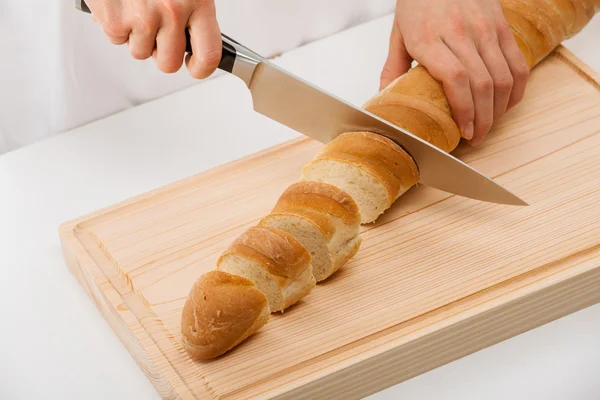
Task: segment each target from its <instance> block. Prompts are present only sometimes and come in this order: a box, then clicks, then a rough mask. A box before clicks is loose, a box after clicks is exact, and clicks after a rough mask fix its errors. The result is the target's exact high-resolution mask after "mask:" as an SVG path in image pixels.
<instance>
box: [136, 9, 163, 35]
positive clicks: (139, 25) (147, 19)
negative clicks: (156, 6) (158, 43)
mask: <svg viewBox="0 0 600 400" xmlns="http://www.w3.org/2000/svg"><path fill="white" fill-rule="evenodd" d="M132 25H133V26H134V27H135V30H136V31H137V32H139V33H142V34H144V35H150V34H152V33H153V32H156V30H157V29H158V21H157V19H156V18H155V17H154V15H152V14H146V13H138V14H137V15H136V16H135V18H134V19H133V23H132Z"/></svg>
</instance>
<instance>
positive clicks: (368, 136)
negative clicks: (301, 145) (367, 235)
mask: <svg viewBox="0 0 600 400" xmlns="http://www.w3.org/2000/svg"><path fill="white" fill-rule="evenodd" d="M418 179H419V171H418V169H417V166H416V164H415V162H414V161H413V159H412V158H411V157H410V156H409V155H408V153H406V151H404V149H402V148H401V147H400V146H398V145H397V144H396V143H395V142H393V141H392V140H390V139H388V138H386V137H383V136H381V135H378V134H375V133H371V132H349V133H344V134H342V135H340V136H338V137H336V138H335V139H334V140H332V141H331V142H329V143H328V144H327V145H326V146H325V147H324V148H323V150H322V151H321V152H320V153H319V155H317V157H316V158H315V159H314V160H313V161H312V162H311V163H309V164H307V165H305V166H304V167H303V168H302V180H303V181H316V182H325V183H329V184H331V185H334V186H337V187H338V188H340V189H342V190H343V191H344V192H346V193H348V194H349V195H350V196H351V197H352V198H353V199H354V201H355V202H356V204H357V205H358V209H359V212H360V215H361V223H363V224H366V223H370V222H373V221H375V220H376V219H377V218H378V217H379V216H380V215H381V214H382V213H383V212H384V211H385V210H387V209H388V208H389V207H390V206H391V205H392V203H393V202H394V201H395V200H396V199H397V198H398V197H399V196H400V195H402V194H403V193H404V192H406V191H407V190H408V189H409V188H410V187H411V186H413V185H415V184H416V183H417V181H418Z"/></svg>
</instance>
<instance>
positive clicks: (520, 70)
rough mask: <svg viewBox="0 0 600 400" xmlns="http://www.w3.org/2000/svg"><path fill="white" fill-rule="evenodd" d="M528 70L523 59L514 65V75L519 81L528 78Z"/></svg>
mask: <svg viewBox="0 0 600 400" xmlns="http://www.w3.org/2000/svg"><path fill="white" fill-rule="evenodd" d="M529 72H530V71H529V66H528V65H527V63H526V62H525V61H524V60H523V61H521V62H519V63H517V65H515V66H514V75H515V78H516V79H518V80H519V81H526V80H527V79H528V78H529Z"/></svg>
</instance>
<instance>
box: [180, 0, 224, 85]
mask: <svg viewBox="0 0 600 400" xmlns="http://www.w3.org/2000/svg"><path fill="white" fill-rule="evenodd" d="M204 3H205V5H204V6H203V7H200V8H198V9H197V10H196V11H194V12H193V13H192V15H191V16H190V19H189V21H188V26H189V31H190V42H191V45H192V53H193V54H192V55H191V56H190V55H189V54H188V55H187V56H186V66H187V69H188V71H189V73H190V75H191V76H192V77H193V78H196V79H204V78H208V76H209V75H211V74H212V73H213V72H214V71H215V70H216V69H217V67H218V66H219V62H220V61H221V49H222V41H221V29H220V28H219V23H218V22H217V14H216V9H215V3H214V1H212V0H211V1H205V2H204Z"/></svg>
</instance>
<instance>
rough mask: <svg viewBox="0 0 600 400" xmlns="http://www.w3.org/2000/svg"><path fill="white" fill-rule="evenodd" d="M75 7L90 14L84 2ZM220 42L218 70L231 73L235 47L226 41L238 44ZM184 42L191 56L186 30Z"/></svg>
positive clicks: (83, 0) (227, 38)
mask: <svg viewBox="0 0 600 400" xmlns="http://www.w3.org/2000/svg"><path fill="white" fill-rule="evenodd" d="M75 6H76V7H77V8H78V9H79V10H81V11H83V12H85V13H88V14H91V13H92V11H91V10H90V8H89V7H88V5H87V4H86V3H85V0H76V1H75ZM223 39H226V40H223ZM221 40H222V46H223V51H222V52H221V61H220V62H219V69H221V70H223V71H226V72H229V73H231V72H232V71H233V65H234V64H235V58H236V57H237V51H236V50H235V47H233V45H231V44H230V43H228V41H229V42H233V43H236V44H239V43H238V42H236V41H235V40H233V39H231V38H230V37H228V36H226V35H224V34H221ZM185 41H186V44H185V51H186V53H189V54H192V42H191V39H190V31H189V29H188V28H186V29H185ZM240 46H241V45H240Z"/></svg>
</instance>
